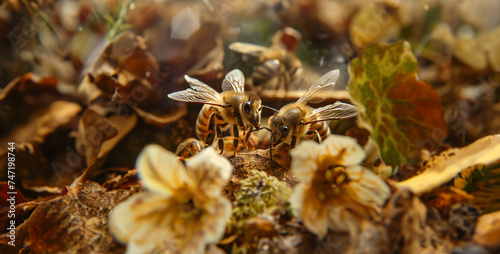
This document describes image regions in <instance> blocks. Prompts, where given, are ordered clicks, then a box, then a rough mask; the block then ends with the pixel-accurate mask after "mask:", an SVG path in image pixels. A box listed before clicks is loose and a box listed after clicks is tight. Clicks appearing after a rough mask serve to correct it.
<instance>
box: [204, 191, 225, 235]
mask: <svg viewBox="0 0 500 254" xmlns="http://www.w3.org/2000/svg"><path fill="white" fill-rule="evenodd" d="M216 201H217V204H214V205H212V207H214V208H215V209H213V212H211V213H209V214H207V218H206V222H204V223H205V226H204V229H203V231H204V233H205V240H206V242H207V243H216V242H218V241H219V240H220V239H222V237H223V236H224V233H225V230H226V222H227V221H228V220H229V219H230V218H231V211H232V205H231V202H230V201H229V200H228V199H226V198H224V197H220V198H219V199H217V200H216Z"/></svg>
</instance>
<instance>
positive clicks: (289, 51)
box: [229, 27, 302, 91]
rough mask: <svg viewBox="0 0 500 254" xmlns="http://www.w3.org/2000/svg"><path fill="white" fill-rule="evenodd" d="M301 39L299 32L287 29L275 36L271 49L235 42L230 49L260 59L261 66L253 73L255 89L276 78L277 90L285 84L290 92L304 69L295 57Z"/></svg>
mask: <svg viewBox="0 0 500 254" xmlns="http://www.w3.org/2000/svg"><path fill="white" fill-rule="evenodd" d="M300 39H301V35H300V33H299V32H297V31H295V30H294V29H292V28H289V27H287V28H285V29H283V30H282V31H278V32H277V33H276V34H275V35H274V37H273V43H272V45H271V47H264V46H260V45H256V44H252V43H245V42H234V43H231V44H230V45H229V49H230V50H232V51H235V52H238V53H241V54H245V55H251V56H255V57H258V58H259V62H260V65H258V66H257V67H255V69H254V72H253V73H252V80H253V86H254V87H259V86H260V87H265V86H266V85H267V84H269V83H270V82H271V80H273V79H274V78H275V77H276V78H277V79H278V80H277V81H276V82H277V83H276V87H275V89H278V88H279V87H280V85H281V84H283V85H284V88H285V90H286V91H288V86H289V84H290V83H291V82H292V80H293V79H294V78H295V77H296V76H297V75H298V74H299V73H300V71H301V69H302V63H301V61H300V60H299V58H297V56H296V55H295V49H296V48H297V46H298V44H299V42H300Z"/></svg>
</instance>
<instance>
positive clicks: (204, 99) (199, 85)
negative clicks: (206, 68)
mask: <svg viewBox="0 0 500 254" xmlns="http://www.w3.org/2000/svg"><path fill="white" fill-rule="evenodd" d="M184 78H185V79H186V81H187V82H188V83H189V85H190V86H191V88H188V89H186V90H183V91H179V92H175V93H171V94H169V95H168V98H170V99H173V100H176V101H183V102H195V103H204V104H211V105H216V106H221V107H224V106H226V103H225V102H224V100H223V99H222V96H221V94H220V93H218V92H217V91H215V90H214V89H213V88H211V87H210V86H208V85H206V84H204V83H203V82H201V81H199V80H197V79H194V78H191V77H189V76H188V75H184Z"/></svg>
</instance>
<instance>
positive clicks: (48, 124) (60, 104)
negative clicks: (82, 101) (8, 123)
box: [0, 101, 82, 187]
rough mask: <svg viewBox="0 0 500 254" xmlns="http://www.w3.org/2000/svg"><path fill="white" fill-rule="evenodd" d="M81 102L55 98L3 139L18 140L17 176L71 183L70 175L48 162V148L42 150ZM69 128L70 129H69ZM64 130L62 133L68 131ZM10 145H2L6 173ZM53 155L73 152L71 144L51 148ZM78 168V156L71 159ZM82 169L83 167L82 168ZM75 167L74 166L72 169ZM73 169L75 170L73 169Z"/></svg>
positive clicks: (31, 182) (38, 182)
mask: <svg viewBox="0 0 500 254" xmlns="http://www.w3.org/2000/svg"><path fill="white" fill-rule="evenodd" d="M81 109H82V108H81V106H80V105H78V104H76V103H72V102H67V101H55V102H53V103H51V104H49V105H48V106H46V107H43V108H41V109H39V110H37V111H35V112H34V113H33V114H32V115H31V116H30V117H29V118H28V119H26V121H25V122H24V123H23V124H21V125H18V126H16V127H15V128H14V129H13V130H12V132H11V133H10V134H9V136H7V137H4V138H2V139H0V141H1V142H2V143H3V144H7V142H12V141H15V142H16V156H17V159H16V161H17V163H16V166H17V167H18V168H19V169H22V170H21V171H19V173H18V175H17V177H18V178H19V179H22V182H23V184H25V185H26V186H58V187H62V186H64V185H65V184H68V181H71V180H70V179H66V178H65V176H61V175H59V174H58V173H57V171H56V170H55V169H53V167H52V168H51V165H48V163H47V158H46V157H45V156H46V155H47V151H43V150H42V146H43V145H46V144H45V143H46V138H47V137H48V136H49V135H51V134H53V133H54V132H55V131H56V130H58V129H60V128H62V127H64V126H67V125H69V124H70V123H71V122H72V121H73V120H75V119H76V117H77V115H78V113H79V112H80V111H81ZM66 131H67V130H66ZM66 131H64V130H63V131H62V132H63V133H67V132H66ZM7 152H8V150H7V146H3V147H2V148H0V162H1V165H0V173H2V175H3V176H2V177H6V176H7ZM50 152H51V156H56V155H58V154H59V155H60V156H63V157H64V155H67V156H72V155H71V154H73V153H74V151H73V150H72V148H71V147H69V146H68V147H64V146H62V147H57V149H54V150H51V151H50ZM72 162H73V163H74V165H73V166H75V169H76V168H78V167H80V166H81V165H80V163H79V162H78V160H72ZM80 169H81V168H80ZM71 171H73V170H71ZM73 173H74V172H73Z"/></svg>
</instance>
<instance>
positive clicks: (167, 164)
mask: <svg viewBox="0 0 500 254" xmlns="http://www.w3.org/2000/svg"><path fill="white" fill-rule="evenodd" d="M136 166H137V169H138V172H139V177H140V178H141V179H142V181H143V185H144V186H145V187H146V189H148V190H149V191H152V192H157V193H162V194H165V195H169V196H170V195H173V194H174V191H175V190H176V189H178V188H179V187H182V186H186V185H189V184H191V180H190V179H189V178H188V175H187V173H186V170H185V167H184V165H183V164H182V162H181V161H180V160H179V159H178V158H177V156H176V155H175V154H173V153H172V152H170V151H168V150H166V149H165V148H163V147H161V146H159V145H148V146H146V147H145V148H144V149H143V150H142V152H141V153H140V154H139V156H138V157H137V161H136Z"/></svg>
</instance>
